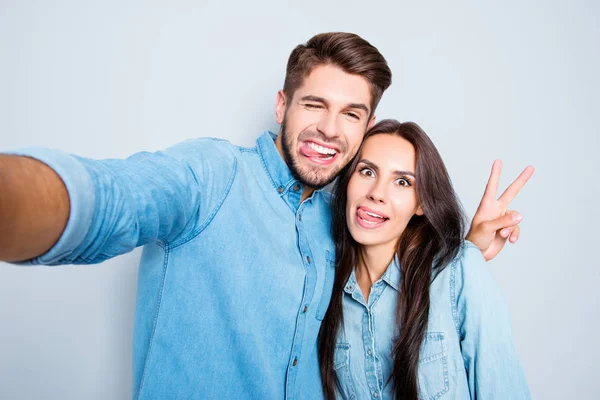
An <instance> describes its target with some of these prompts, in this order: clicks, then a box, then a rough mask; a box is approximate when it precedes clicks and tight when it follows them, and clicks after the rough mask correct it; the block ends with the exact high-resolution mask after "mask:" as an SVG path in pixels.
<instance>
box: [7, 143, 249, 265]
mask: <svg viewBox="0 0 600 400" xmlns="http://www.w3.org/2000/svg"><path fill="white" fill-rule="evenodd" d="M11 154H16V155H23V156H27V157H32V158H35V159H37V160H39V161H41V162H43V163H45V164H47V165H48V166H50V167H51V168H52V169H54V170H55V171H56V173H57V174H58V175H59V176H60V177H61V179H62V180H63V182H64V183H65V186H66V188H67V191H68V193H69V200H70V214H69V220H68V222H67V226H66V228H65V230H64V231H63V233H62V234H61V236H60V238H59V240H58V241H57V243H56V244H55V245H54V246H53V247H52V248H51V249H50V250H49V251H48V252H46V253H45V254H43V255H41V256H39V257H37V258H35V259H32V260H29V261H26V262H24V263H22V264H29V265H37V264H45V265H58V264H93V263H98V262H101V261H104V260H106V259H108V258H111V257H114V256H117V255H120V254H124V253H126V252H129V251H131V250H133V249H134V248H135V247H137V246H141V245H144V244H148V243H152V242H156V241H162V242H164V243H165V244H169V245H171V246H173V247H174V246H177V245H178V243H182V242H185V241H187V240H189V239H190V238H191V237H193V236H194V235H197V234H198V233H199V232H200V231H201V230H202V229H203V228H204V227H205V226H206V225H207V224H208V223H209V222H210V219H211V218H212V216H214V214H215V212H216V209H217V208H218V207H219V206H220V204H221V203H222V201H223V199H224V197H225V196H226V194H227V191H228V189H229V187H230V185H231V182H232V180H233V177H234V174H235V170H236V165H237V161H236V157H235V152H234V147H233V146H232V145H231V144H230V143H229V142H227V141H224V140H220V139H211V138H203V139H195V140H188V141H186V142H183V143H180V144H179V145H176V146H174V147H171V148H169V149H167V150H164V151H159V152H156V153H149V152H141V153H136V154H134V155H132V156H130V157H128V158H127V159H106V160H92V159H89V158H83V157H78V156H74V155H70V154H66V153H64V152H61V151H57V150H50V149H45V148H30V149H24V150H21V151H16V152H12V153H11Z"/></svg>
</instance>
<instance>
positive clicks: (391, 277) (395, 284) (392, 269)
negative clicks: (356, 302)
mask: <svg viewBox="0 0 600 400" xmlns="http://www.w3.org/2000/svg"><path fill="white" fill-rule="evenodd" d="M354 271H355V270H354V269H353V270H352V273H351V274H350V278H348V282H347V283H346V286H345V287H344V291H345V292H346V293H348V294H350V295H351V294H352V293H353V292H354V289H355V288H356V287H357V286H358V283H357V281H356V275H355V273H354ZM381 279H382V280H383V281H384V282H385V283H387V284H388V285H390V286H391V287H392V288H394V290H396V291H398V290H399V289H398V288H399V287H400V261H399V260H398V257H397V256H394V259H393V260H392V262H391V263H390V265H388V267H387V269H386V270H385V273H384V274H383V276H382V277H381Z"/></svg>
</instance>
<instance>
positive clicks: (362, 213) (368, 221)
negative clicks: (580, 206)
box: [356, 207, 389, 229]
mask: <svg viewBox="0 0 600 400" xmlns="http://www.w3.org/2000/svg"><path fill="white" fill-rule="evenodd" d="M388 220H389V218H388V217H387V216H386V215H385V214H382V213H380V212H377V211H374V210H371V209H370V208H367V207H358V209H357V210H356V222H358V224H359V225H360V226H362V227H363V228H365V229H375V228H379V227H380V226H382V225H383V224H385V223H386V221H388Z"/></svg>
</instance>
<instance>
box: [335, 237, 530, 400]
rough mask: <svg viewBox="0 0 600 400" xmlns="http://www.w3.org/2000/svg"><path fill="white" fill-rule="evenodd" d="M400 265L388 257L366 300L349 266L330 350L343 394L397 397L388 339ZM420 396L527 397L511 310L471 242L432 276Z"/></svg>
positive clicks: (455, 398) (503, 399)
mask: <svg viewBox="0 0 600 400" xmlns="http://www.w3.org/2000/svg"><path fill="white" fill-rule="evenodd" d="M400 279H401V277H400V268H399V264H398V262H397V260H394V261H392V263H391V264H390V266H389V267H388V269H387V270H386V272H385V274H384V275H383V276H382V278H381V279H379V280H378V281H377V282H375V283H374V284H373V286H372V288H371V293H370V294H369V301H368V304H367V303H366V302H365V300H364V296H363V294H362V291H361V289H360V287H359V286H358V284H357V282H356V275H355V274H354V272H352V275H351V276H350V279H349V280H348V283H347V284H346V287H345V288H344V292H345V293H344V297H343V313H344V314H343V315H344V319H343V321H344V322H343V325H342V327H341V329H340V333H339V337H338V344H337V346H336V350H335V355H334V368H335V371H336V377H337V382H338V385H339V389H340V390H341V393H339V394H340V395H341V396H338V397H341V398H345V399H375V400H380V399H394V398H395V397H394V395H393V393H392V390H391V386H392V385H391V382H390V383H388V379H389V377H390V374H391V371H392V367H393V358H392V354H391V351H392V345H393V342H394V338H395V337H397V333H398V329H397V324H396V321H395V313H396V305H397V298H398V290H399V283H400ZM418 388H419V399H424V400H433V399H452V400H458V399H498V400H507V399H511V400H514V399H530V394H529V389H528V386H527V382H526V380H525V376H524V373H523V370H522V368H521V365H520V363H519V359H518V357H517V354H516V351H515V347H514V344H513V340H512V334H511V327H510V316H509V312H508V308H507V305H506V303H505V301H504V300H503V297H502V295H501V293H500V290H499V288H498V286H497V285H496V283H495V282H494V280H493V278H492V276H491V275H490V273H489V271H488V268H487V265H486V262H485V260H484V259H483V256H482V255H481V252H480V250H479V249H477V248H476V247H475V246H474V245H473V244H471V243H470V242H465V244H464V246H462V248H461V251H460V253H459V255H458V256H457V257H456V258H455V259H454V260H453V262H452V263H451V264H450V265H448V266H447V267H446V268H444V269H443V270H442V271H441V272H440V273H439V274H438V275H437V276H436V277H435V279H434V280H433V282H432V284H431V292H430V310H429V320H428V326H427V332H426V334H425V338H424V340H423V343H422V345H421V351H420V354H419V366H418Z"/></svg>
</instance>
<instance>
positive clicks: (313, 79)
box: [294, 65, 371, 107]
mask: <svg viewBox="0 0 600 400" xmlns="http://www.w3.org/2000/svg"><path fill="white" fill-rule="evenodd" d="M306 96H314V97H319V98H321V99H324V100H326V101H327V102H330V103H331V104H336V105H340V104H344V105H347V104H364V105H366V106H367V107H369V106H370V103H371V88H370V85H369V82H368V81H367V79H365V78H364V77H362V76H360V75H354V74H348V73H346V72H344V71H343V70H342V69H340V68H338V67H335V66H331V65H322V66H318V67H315V68H313V70H312V71H311V72H310V74H308V76H307V77H306V78H304V81H303V82H302V85H301V86H300V87H299V88H298V89H297V90H296V92H295V93H294V100H295V101H299V100H300V99H302V98H303V97H306Z"/></svg>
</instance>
